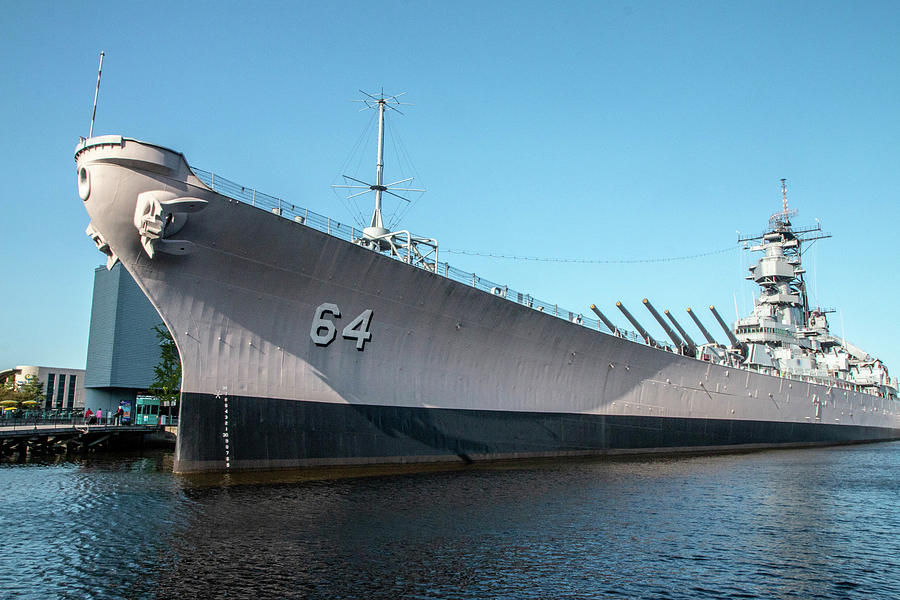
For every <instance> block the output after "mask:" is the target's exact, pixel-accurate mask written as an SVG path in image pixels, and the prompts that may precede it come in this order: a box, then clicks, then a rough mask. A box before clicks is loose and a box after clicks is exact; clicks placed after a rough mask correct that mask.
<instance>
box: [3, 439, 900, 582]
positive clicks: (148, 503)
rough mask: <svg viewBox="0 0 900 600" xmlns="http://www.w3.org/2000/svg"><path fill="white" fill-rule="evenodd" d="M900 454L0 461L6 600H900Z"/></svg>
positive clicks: (861, 450) (863, 450)
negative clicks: (304, 473)
mask: <svg viewBox="0 0 900 600" xmlns="http://www.w3.org/2000/svg"><path fill="white" fill-rule="evenodd" d="M898 464H900V444H878V445H869V446H856V447H847V448H829V449H814V450H804V451H780V452H762V453H756V454H747V455H731V456H707V457H693V458H678V459H653V460H647V459H633V460H615V461H574V462H565V463H552V462H550V463H538V464H527V465H521V466H519V467H515V468H471V469H465V470H457V471H454V472H446V473H443V472H436V473H420V474H397V475H384V476H378V477H368V478H352V479H336V480H328V481H304V480H302V479H301V480H298V479H297V478H294V479H291V476H285V477H284V478H282V479H279V477H276V476H266V477H265V478H260V482H258V483H254V482H253V481H252V478H251V479H249V480H248V479H247V478H242V479H241V481H244V483H243V484H241V485H231V484H230V483H234V481H236V480H237V478H225V479H218V480H217V479H215V478H204V479H199V480H198V479H192V478H181V477H176V476H173V475H171V473H170V472H169V471H168V469H170V468H171V457H170V456H169V457H165V456H160V455H149V456H144V457H140V456H131V457H107V458H91V459H87V460H83V461H74V462H60V463H55V464H44V465H41V464H19V465H9V464H0V493H2V497H3V498H4V503H3V505H2V509H0V528H2V531H3V532H4V537H3V540H4V543H3V544H2V545H0V590H3V591H4V594H5V595H7V596H9V597H11V598H23V599H24V598H41V599H43V598H100V599H107V598H148V599H152V598H224V597H230V598H268V597H272V598H367V599H368V598H510V599H513V598H514V599H527V598H605V597H609V598H804V599H806V598H873V597H881V598H891V597H900V585H898V583H897V581H896V576H895V575H896V573H897V572H900V558H897V557H900V542H898V541H897V538H896V536H895V535H894V533H895V532H896V531H897V530H898V528H900V509H898V507H897V503H896V502H895V498H896V496H897V491H898V486H897V484H896V483H895V482H894V481H893V476H892V473H893V472H894V471H896V468H897V465H898Z"/></svg>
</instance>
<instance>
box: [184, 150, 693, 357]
mask: <svg viewBox="0 0 900 600" xmlns="http://www.w3.org/2000/svg"><path fill="white" fill-rule="evenodd" d="M191 168H192V169H193V171H194V174H195V175H196V176H197V177H198V178H199V179H200V180H201V181H202V182H203V183H205V184H206V185H207V186H209V187H210V188H212V189H213V190H214V191H216V192H218V193H220V194H222V195H223V196H228V197H229V198H232V199H234V200H239V201H241V202H244V203H246V204H250V205H251V206H256V207H258V208H260V209H262V210H266V211H269V212H272V213H274V214H276V215H279V216H281V217H283V218H285V219H291V220H293V221H295V222H297V223H300V224H302V225H306V226H307V227H312V228H313V229H317V230H318V231H321V232H323V233H327V234H328V235H330V236H333V237H336V238H339V239H342V240H344V241H348V242H356V241H357V240H358V239H360V238H361V237H362V231H361V230H359V229H357V228H356V227H354V226H352V225H348V224H347V223H342V222H340V221H337V220H335V219H331V218H329V217H325V216H322V215H320V214H318V213H315V212H313V211H311V210H309V209H307V208H303V207H300V206H297V205H296V204H292V203H290V202H287V201H285V200H284V199H282V198H279V197H277V196H270V195H269V194H264V193H262V192H260V191H258V190H255V189H253V188H249V187H247V186H243V185H240V184H237V183H234V182H233V181H230V180H228V179H226V178H224V177H221V176H219V175H216V174H215V173H213V172H211V171H204V170H202V169H197V168H194V167H191ZM394 258H396V259H398V260H402V259H401V258H399V257H394ZM435 272H436V273H437V274H438V275H442V276H444V277H446V278H447V279H452V280H453V281H456V282H459V283H463V284H465V285H468V286H470V287H474V288H477V289H479V290H482V291H484V292H487V293H489V294H493V295H494V296H497V297H500V298H503V299H505V300H508V301H510V302H515V303H516V304H520V305H522V306H526V307H528V308H531V309H532V310H536V311H538V312H542V313H544V314H548V315H553V316H554V317H557V318H560V319H564V320H567V321H569V322H571V323H575V324H576V325H581V326H583V327H587V328H588V329H592V330H595V331H599V332H601V333H606V329H605V327H604V326H603V324H602V323H601V322H600V320H599V319H593V318H591V317H588V316H586V315H585V314H584V313H583V312H575V311H571V310H569V309H566V308H563V307H561V306H559V305H558V304H551V303H550V302H544V301H543V300H539V299H537V298H535V297H533V296H532V295H530V294H525V293H522V292H519V291H517V290H514V289H511V288H510V287H509V286H506V285H501V284H498V283H495V282H493V281H490V280H488V279H485V278H483V277H480V276H479V275H476V274H475V273H470V272H468V271H464V270H462V269H457V268H456V267H452V266H450V264H448V263H445V262H439V263H437V266H436V268H435ZM619 331H620V333H619V335H620V337H623V338H625V339H629V340H631V341H634V342H638V343H646V341H645V340H644V339H643V338H641V337H640V336H639V335H638V334H637V333H635V332H633V331H628V330H622V329H620V330H619ZM608 335H609V334H608ZM653 344H655V345H656V346H657V347H659V348H662V349H665V350H668V351H670V352H677V350H676V349H675V348H674V347H673V346H671V345H669V344H666V343H663V342H660V341H658V340H653Z"/></svg>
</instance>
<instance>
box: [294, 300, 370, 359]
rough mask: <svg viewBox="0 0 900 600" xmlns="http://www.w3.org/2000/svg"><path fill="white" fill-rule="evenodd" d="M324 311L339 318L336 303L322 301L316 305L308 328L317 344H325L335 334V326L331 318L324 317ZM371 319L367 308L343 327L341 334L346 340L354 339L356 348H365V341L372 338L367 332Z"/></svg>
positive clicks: (339, 312) (339, 314)
mask: <svg viewBox="0 0 900 600" xmlns="http://www.w3.org/2000/svg"><path fill="white" fill-rule="evenodd" d="M325 313H331V314H332V315H334V318H335V319H339V318H340V317H341V309H339V308H338V307H337V304H333V303H331V302H324V303H322V304H320V305H319V306H318V307H316V313H315V315H314V316H313V321H312V325H311V326H310V328H309V337H310V339H312V341H313V342H315V344H316V345H317V346H327V345H328V344H330V343H331V342H333V341H334V338H335V337H336V336H337V328H336V327H335V326H334V323H333V322H332V321H331V319H326V318H325ZM371 321H372V309H371V308H367V309H366V310H364V311H363V312H362V313H361V314H360V315H359V316H358V317H356V318H355V319H353V320H352V321H350V323H348V324H347V326H346V327H344V329H343V331H341V335H342V336H343V337H344V338H346V339H348V340H356V349H357V350H362V349H364V348H365V345H366V342H368V341H369V340H371V339H372V334H371V332H369V323H370V322H371Z"/></svg>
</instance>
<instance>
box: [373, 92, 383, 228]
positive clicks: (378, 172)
mask: <svg viewBox="0 0 900 600" xmlns="http://www.w3.org/2000/svg"><path fill="white" fill-rule="evenodd" d="M384 106H385V100H384V96H383V95H382V97H381V98H378V159H377V162H376V163H375V186H374V189H375V212H373V213H372V224H371V227H373V228H378V229H384V222H383V221H382V218H381V193H382V192H383V191H384V185H383V184H384V179H383V177H384ZM384 233H387V230H386V229H385V231H384Z"/></svg>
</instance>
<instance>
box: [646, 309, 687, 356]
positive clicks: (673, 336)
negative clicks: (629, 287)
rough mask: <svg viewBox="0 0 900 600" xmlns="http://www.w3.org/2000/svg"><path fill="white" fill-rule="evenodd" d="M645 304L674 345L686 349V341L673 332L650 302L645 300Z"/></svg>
mask: <svg viewBox="0 0 900 600" xmlns="http://www.w3.org/2000/svg"><path fill="white" fill-rule="evenodd" d="M643 302H644V306H646V307H647V310H649V311H650V314H651V315H653V318H654V319H656V322H657V323H659V326H660V327H662V328H663V331H665V332H666V335H667V336H669V339H670V340H672V343H673V344H675V347H676V348H684V347H685V346H686V345H687V344H685V343H684V340H682V339H681V338H680V337H678V335H676V334H675V332H674V331H672V328H671V327H669V324H668V323H666V322H665V321H664V320H663V318H662V317H661V316H660V314H659V313H658V312H656V309H655V308H653V305H652V304H650V300H648V299H647V298H644V300H643Z"/></svg>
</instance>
